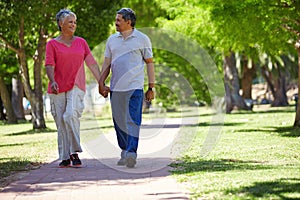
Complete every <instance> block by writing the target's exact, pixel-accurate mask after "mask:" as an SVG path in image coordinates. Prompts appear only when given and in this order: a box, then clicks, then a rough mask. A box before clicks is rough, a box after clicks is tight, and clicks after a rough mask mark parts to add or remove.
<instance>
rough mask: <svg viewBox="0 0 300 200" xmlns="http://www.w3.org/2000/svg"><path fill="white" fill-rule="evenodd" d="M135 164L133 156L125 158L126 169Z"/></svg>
mask: <svg viewBox="0 0 300 200" xmlns="http://www.w3.org/2000/svg"><path fill="white" fill-rule="evenodd" d="M135 164H136V158H134V157H133V156H129V157H126V167H128V168H133V167H134V166H135Z"/></svg>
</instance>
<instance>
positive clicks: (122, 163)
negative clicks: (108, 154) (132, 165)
mask: <svg viewBox="0 0 300 200" xmlns="http://www.w3.org/2000/svg"><path fill="white" fill-rule="evenodd" d="M117 165H122V166H124V165H126V159H125V158H121V159H120V160H119V161H118V163H117Z"/></svg>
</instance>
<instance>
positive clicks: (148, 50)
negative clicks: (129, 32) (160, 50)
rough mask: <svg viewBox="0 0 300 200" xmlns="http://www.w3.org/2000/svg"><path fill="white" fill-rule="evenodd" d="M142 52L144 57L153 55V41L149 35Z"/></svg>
mask: <svg viewBox="0 0 300 200" xmlns="http://www.w3.org/2000/svg"><path fill="white" fill-rule="evenodd" d="M142 54H143V58H144V59H148V58H152V57H153V52H152V45H151V41H150V39H149V37H147V36H146V37H145V39H144V48H143V49H142Z"/></svg>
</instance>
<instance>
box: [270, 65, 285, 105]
mask: <svg viewBox="0 0 300 200" xmlns="http://www.w3.org/2000/svg"><path fill="white" fill-rule="evenodd" d="M275 65H276V68H277V72H278V78H277V80H276V81H275V88H276V89H275V96H274V101H273V102H272V104H271V105H272V106H288V105H289V103H288V100H287V96H286V80H285V73H282V70H281V68H280V66H279V65H278V64H277V63H275Z"/></svg>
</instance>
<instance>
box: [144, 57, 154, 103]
mask: <svg viewBox="0 0 300 200" xmlns="http://www.w3.org/2000/svg"><path fill="white" fill-rule="evenodd" d="M145 62H146V65H147V75H148V90H147V92H146V94H145V98H146V101H151V100H153V99H154V92H153V90H152V88H154V86H155V70H154V63H153V58H148V59H145Z"/></svg>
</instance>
